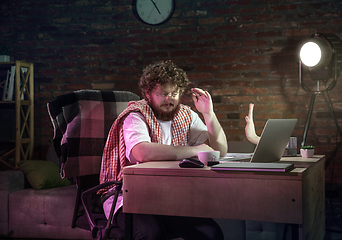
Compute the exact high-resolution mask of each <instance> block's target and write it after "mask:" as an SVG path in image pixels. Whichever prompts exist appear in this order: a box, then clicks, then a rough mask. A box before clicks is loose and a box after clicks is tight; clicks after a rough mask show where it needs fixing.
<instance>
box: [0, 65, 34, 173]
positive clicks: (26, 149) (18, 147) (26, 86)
mask: <svg viewBox="0 0 342 240" xmlns="http://www.w3.org/2000/svg"><path fill="white" fill-rule="evenodd" d="M13 65H15V67H16V68H15V81H14V82H15V86H14V93H13V96H14V99H13V100H12V101H0V105H4V106H6V109H14V115H15V116H14V118H15V137H14V139H15V140H8V141H1V143H9V144H10V143H12V144H13V143H14V145H15V146H14V148H9V147H7V148H5V150H3V151H0V163H2V164H5V165H6V166H8V167H11V168H17V163H18V162H19V161H22V160H29V159H31V157H32V153H33V145H34V66H33V63H28V62H23V61H15V62H5V63H4V62H0V66H1V68H2V69H3V68H5V67H8V68H9V67H10V66H13ZM22 67H24V68H27V71H26V72H23V71H22ZM1 87H2V88H3V86H0V88H1ZM11 104H12V105H13V107H12V106H11ZM0 124H2V125H5V126H6V122H2V123H0ZM1 145H3V144H1ZM1 145H0V150H1Z"/></svg>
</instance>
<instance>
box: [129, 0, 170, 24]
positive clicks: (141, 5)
mask: <svg viewBox="0 0 342 240" xmlns="http://www.w3.org/2000/svg"><path fill="white" fill-rule="evenodd" d="M132 7H133V13H134V15H135V16H136V17H137V18H138V19H139V20H140V21H141V22H143V23H146V24H149V25H159V24H163V23H165V22H167V21H168V20H169V19H170V18H171V17H172V14H173V12H174V11H175V0H133V2H132Z"/></svg>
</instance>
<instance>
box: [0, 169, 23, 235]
mask: <svg viewBox="0 0 342 240" xmlns="http://www.w3.org/2000/svg"><path fill="white" fill-rule="evenodd" d="M24 187H25V177H24V173H23V172H22V171H20V170H8V171H0V213H1V214H0V235H3V236H7V235H8V234H9V233H8V215H9V212H8V211H9V210H8V195H9V194H10V193H11V192H15V191H19V190H22V189H24Z"/></svg>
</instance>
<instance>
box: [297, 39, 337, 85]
mask: <svg viewBox="0 0 342 240" xmlns="http://www.w3.org/2000/svg"><path fill="white" fill-rule="evenodd" d="M299 57H300V60H301V62H302V63H303V64H304V65H306V66H307V67H308V68H309V70H310V75H311V78H312V80H327V79H328V78H330V77H331V75H332V74H333V73H334V72H335V77H338V76H339V75H340V72H341V67H342V41H341V40H340V39H339V38H338V37H337V36H336V35H334V34H324V35H323V34H321V33H316V34H313V35H312V36H311V38H310V39H309V40H308V41H306V42H305V43H304V44H302V46H301V48H300V52H299ZM335 68H336V69H335ZM318 78H320V79H318ZM322 78H323V79H322Z"/></svg>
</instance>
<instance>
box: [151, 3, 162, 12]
mask: <svg viewBox="0 0 342 240" xmlns="http://www.w3.org/2000/svg"><path fill="white" fill-rule="evenodd" d="M151 2H152V3H153V5H154V7H155V8H156V9H157V11H158V12H159V14H161V13H160V11H159V9H158V7H157V5H156V3H155V2H154V1H153V0H151Z"/></svg>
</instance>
